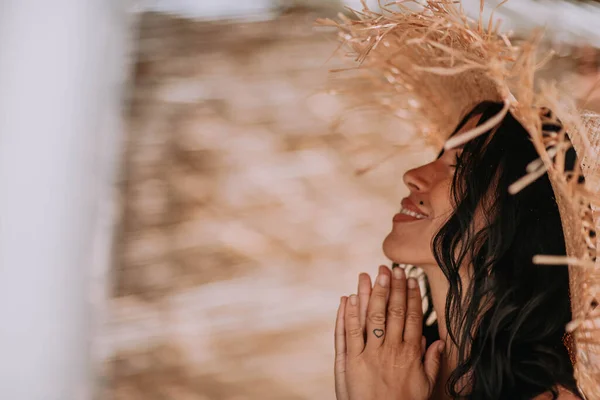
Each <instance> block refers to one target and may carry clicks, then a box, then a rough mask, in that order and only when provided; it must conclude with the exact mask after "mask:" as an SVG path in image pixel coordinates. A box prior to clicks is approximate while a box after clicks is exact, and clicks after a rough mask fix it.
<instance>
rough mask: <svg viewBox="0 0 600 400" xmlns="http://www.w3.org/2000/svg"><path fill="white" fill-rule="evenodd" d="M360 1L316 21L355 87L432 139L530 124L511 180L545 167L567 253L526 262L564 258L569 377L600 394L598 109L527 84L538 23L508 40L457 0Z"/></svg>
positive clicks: (441, 142) (443, 142) (526, 179)
mask: <svg viewBox="0 0 600 400" xmlns="http://www.w3.org/2000/svg"><path fill="white" fill-rule="evenodd" d="M363 5H364V9H363V10H362V11H361V12H358V11H353V13H354V18H348V17H346V16H343V15H341V16H340V17H339V20H338V21H333V20H331V19H323V20H319V21H318V23H319V24H320V25H322V26H323V25H324V26H333V27H335V28H337V29H338V30H339V36H340V38H341V40H342V41H343V42H344V44H345V45H346V47H347V48H348V49H350V55H352V56H353V57H354V58H355V60H356V61H357V62H358V63H359V64H360V68H358V69H356V68H354V72H356V71H357V70H358V71H359V72H360V73H361V75H360V77H361V78H360V79H358V80H357V79H356V76H354V82H359V81H361V79H362V82H363V83H362V84H363V86H362V89H361V95H367V96H368V98H369V101H371V102H377V104H378V105H379V106H381V107H384V108H386V109H388V110H389V111H390V112H392V113H394V114H396V115H398V116H399V117H404V118H408V119H409V120H410V122H411V123H412V124H414V126H415V127H416V128H417V129H418V131H419V132H421V133H422V134H423V135H424V136H425V138H426V139H427V140H428V142H429V143H432V144H434V145H436V146H439V147H442V146H444V147H446V148H452V147H454V146H457V145H459V144H461V143H463V142H465V141H468V140H470V139H472V138H473V137H476V136H477V135H478V134H481V133H483V132H485V131H487V130H489V129H490V128H491V127H493V126H494V125H496V124H497V123H499V122H500V121H501V120H502V119H503V117H504V116H505V115H506V113H511V114H512V115H513V116H514V117H515V118H516V119H517V120H519V122H520V123H521V124H522V125H523V127H524V128H525V129H526V130H527V131H528V132H529V134H530V136H531V139H532V142H533V144H534V146H535V148H536V150H537V152H538V154H539V159H537V160H532V163H531V164H530V165H529V167H528V168H527V171H524V176H523V178H521V179H520V180H519V181H517V182H515V183H514V184H513V185H512V186H511V187H510V189H509V190H510V191H511V193H516V192H518V191H519V190H521V189H522V188H523V187H525V186H526V185H527V184H529V183H531V182H533V181H534V180H535V179H537V178H538V177H540V176H542V175H544V174H545V173H547V174H548V176H549V178H550V182H551V183H552V187H553V190H554V193H555V197H556V201H557V203H558V206H559V210H560V215H561V219H562V225H563V230H564V234H565V241H566V249H567V255H565V256H564V257H556V256H545V255H543V254H540V255H538V256H536V257H535V258H534V262H535V263H537V264H568V265H569V267H568V268H569V280H570V291H571V309H572V314H573V321H572V322H571V323H569V324H568V325H567V327H566V329H567V331H569V332H571V333H572V335H573V337H574V340H575V346H576V351H575V354H574V359H575V360H576V363H575V367H574V369H575V378H576V379H577V382H578V385H579V388H580V391H581V392H582V394H583V395H584V396H586V398H588V399H600V306H598V303H599V302H600V260H598V259H597V258H596V249H597V248H598V236H597V235H596V232H598V231H599V230H600V162H599V160H598V159H599V158H600V116H598V115H596V114H592V113H590V112H580V111H579V110H577V107H576V105H575V103H574V102H573V101H572V100H569V99H568V98H567V97H566V96H563V95H562V94H561V95H560V96H559V91H558V89H557V88H556V86H555V85H553V84H547V83H537V82H536V83H535V85H534V77H535V72H536V69H538V68H539V66H540V62H539V60H537V58H538V56H539V54H538V53H539V51H538V43H539V40H540V37H541V35H540V34H539V33H536V34H534V35H533V37H532V38H531V39H529V40H527V41H523V42H522V43H520V44H519V45H518V46H517V45H514V44H513V43H511V41H510V39H509V37H508V36H507V35H504V34H502V33H500V32H499V29H498V28H499V23H498V22H496V21H495V20H494V18H493V14H492V16H490V18H489V21H484V20H483V18H482V16H481V15H480V17H479V19H478V20H476V21H474V20H471V19H469V18H468V17H467V16H466V15H465V14H464V12H463V10H462V6H461V5H460V2H457V1H452V0H438V1H434V0H430V1H428V2H425V1H419V2H418V3H415V4H410V5H409V4H408V3H407V2H397V3H394V5H393V6H390V7H393V9H392V8H388V7H386V6H381V7H382V11H381V12H373V11H371V10H369V9H368V8H367V7H366V5H365V4H364V3H363ZM546 61H547V60H546ZM365 79H366V82H368V83H367V87H368V93H367V92H364V89H365V86H364V82H365ZM365 93H366V94H365ZM485 100H491V101H498V102H503V103H504V108H503V110H502V111H501V112H500V113H499V114H498V115H497V116H495V117H493V118H492V119H491V120H489V121H488V122H486V123H485V124H483V125H481V126H480V127H477V128H475V129H473V130H471V131H469V132H465V133H462V134H460V135H456V136H454V137H452V138H451V139H450V140H447V139H448V136H449V135H450V133H451V131H452V130H453V128H454V127H455V126H456V125H457V124H458V122H459V121H460V120H461V119H462V118H463V116H464V115H466V113H467V112H468V111H470V110H471V109H472V108H473V107H474V106H475V105H477V104H478V103H480V102H482V101H485ZM548 109H550V110H552V113H549V112H547V110H548ZM407 111H408V112H407ZM559 120H560V123H559V122H558V121H559ZM557 124H558V125H562V129H560V130H559V132H546V131H544V128H543V127H547V126H549V125H555V126H556V125H557ZM565 133H566V135H565ZM567 136H568V138H567ZM568 139H570V140H568ZM571 146H572V147H573V148H574V149H575V152H576V154H577V159H578V162H576V163H575V164H576V165H575V169H574V170H573V171H565V169H564V160H565V153H566V150H567V149H568V148H569V147H571ZM580 175H583V176H584V178H585V181H584V182H581V180H580V179H578V178H579V176H580Z"/></svg>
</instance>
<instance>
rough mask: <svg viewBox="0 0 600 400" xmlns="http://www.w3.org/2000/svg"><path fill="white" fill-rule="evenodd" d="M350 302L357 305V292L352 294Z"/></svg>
mask: <svg viewBox="0 0 600 400" xmlns="http://www.w3.org/2000/svg"><path fill="white" fill-rule="evenodd" d="M350 304H352V305H353V306H355V305H356V295H355V294H353V295H351V296H350Z"/></svg>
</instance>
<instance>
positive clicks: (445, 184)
mask: <svg viewBox="0 0 600 400" xmlns="http://www.w3.org/2000/svg"><path fill="white" fill-rule="evenodd" d="M480 117H481V115H474V116H473V117H472V118H471V119H469V121H468V122H467V123H466V124H465V125H464V126H463V127H462V128H461V129H460V130H459V131H458V132H457V133H461V132H464V131H467V130H470V129H472V128H473V127H475V126H476V124H477V121H478V120H479V118H480ZM461 152H462V150H461V149H460V148H456V149H452V150H448V151H444V152H443V153H442V155H441V156H440V157H439V158H437V159H436V160H434V161H432V162H430V163H428V164H425V165H422V166H420V167H418V168H414V169H411V170H409V171H407V172H406V173H405V174H404V177H403V181H404V184H405V185H406V186H407V187H408V189H409V193H410V194H409V195H408V196H407V197H405V198H404V199H402V202H401V208H400V210H399V213H398V214H396V215H395V216H394V218H393V221H392V231H391V232H390V233H389V234H388V235H387V237H386V238H385V240H384V241H383V252H384V254H385V255H386V257H387V258H389V259H390V260H392V261H393V262H395V263H402V264H412V265H418V266H421V267H425V266H428V265H436V264H437V263H436V261H435V258H434V256H433V251H432V240H433V238H434V236H435V235H436V234H437V232H438V231H439V230H440V228H441V227H442V226H443V225H444V224H445V223H446V221H447V220H448V218H450V216H451V215H452V213H453V211H454V205H453V203H452V199H451V191H450V189H451V186H452V179H453V177H454V173H455V171H456V168H455V166H456V161H457V158H458V157H459V156H460V154H461Z"/></svg>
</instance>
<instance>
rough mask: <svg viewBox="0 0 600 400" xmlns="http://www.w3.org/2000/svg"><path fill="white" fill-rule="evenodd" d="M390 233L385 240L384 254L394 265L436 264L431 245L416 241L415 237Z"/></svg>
mask: <svg viewBox="0 0 600 400" xmlns="http://www.w3.org/2000/svg"><path fill="white" fill-rule="evenodd" d="M405 236H406V235H398V234H397V233H396V232H394V231H392V232H390V233H389V234H388V235H387V236H386V238H385V239H384V240H383V245H382V249H383V254H384V255H385V256H386V257H387V258H388V259H390V260H391V261H392V262H394V263H398V264H410V265H418V266H421V265H426V264H435V263H436V262H435V259H434V258H433V254H432V252H431V249H429V247H428V246H429V243H427V244H425V241H418V240H415V239H416V238H415V237H414V236H412V237H411V236H410V235H409V237H405Z"/></svg>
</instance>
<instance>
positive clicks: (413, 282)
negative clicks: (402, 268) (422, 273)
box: [408, 278, 417, 289]
mask: <svg viewBox="0 0 600 400" xmlns="http://www.w3.org/2000/svg"><path fill="white" fill-rule="evenodd" d="M408 287H409V288H411V289H416V288H417V280H416V279H415V278H410V279H409V280H408Z"/></svg>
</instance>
